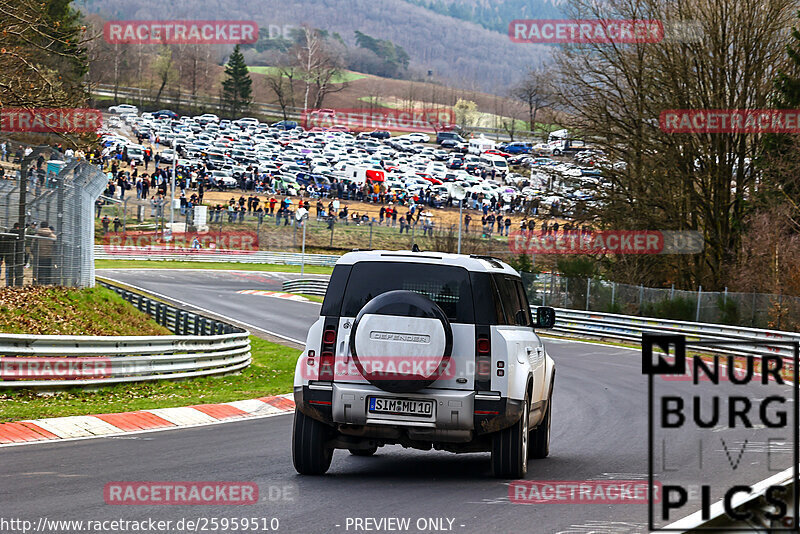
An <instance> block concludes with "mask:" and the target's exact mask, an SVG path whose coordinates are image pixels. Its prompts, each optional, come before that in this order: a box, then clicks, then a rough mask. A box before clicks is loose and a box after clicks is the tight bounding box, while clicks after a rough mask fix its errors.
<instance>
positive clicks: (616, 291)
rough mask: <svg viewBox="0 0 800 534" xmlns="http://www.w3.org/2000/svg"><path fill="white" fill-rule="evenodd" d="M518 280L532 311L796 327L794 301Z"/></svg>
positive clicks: (798, 301)
mask: <svg viewBox="0 0 800 534" xmlns="http://www.w3.org/2000/svg"><path fill="white" fill-rule="evenodd" d="M522 277H523V282H524V284H525V288H526V290H527V292H528V298H529V299H530V301H531V304H533V305H540V306H543V305H547V306H555V307H559V308H570V309H576V310H587V311H597V312H605V313H619V314H623V315H640V316H644V317H657V318H662V319H675V320H682V321H697V322H703V323H715V324H728V325H737V326H749V327H753V328H771V329H778V330H781V329H782V330H796V329H797V328H798V326H800V298H798V297H791V296H785V295H773V294H767V293H733V292H727V291H703V290H702V288H698V290H697V291H685V290H678V289H674V288H666V289H661V288H652V287H644V286H636V285H631V284H620V283H616V282H609V281H608V280H601V279H598V278H581V277H567V276H563V275H560V274H558V273H542V274H531V273H523V275H522Z"/></svg>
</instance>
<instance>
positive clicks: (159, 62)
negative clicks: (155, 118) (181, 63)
mask: <svg viewBox="0 0 800 534" xmlns="http://www.w3.org/2000/svg"><path fill="white" fill-rule="evenodd" d="M172 56H173V54H172V49H171V48H170V47H169V46H167V45H163V46H162V47H161V50H159V52H158V55H157V56H156V57H155V59H154V60H153V71H154V73H155V75H156V76H157V77H158V81H159V83H160V84H161V85H160V86H159V88H158V92H157V93H156V98H155V105H156V107H158V103H159V102H160V101H161V93H162V92H163V91H164V87H166V85H167V84H168V83H169V82H171V81H172V80H174V79H175V71H174V69H173V57H172Z"/></svg>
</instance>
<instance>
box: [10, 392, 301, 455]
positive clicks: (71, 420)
mask: <svg viewBox="0 0 800 534" xmlns="http://www.w3.org/2000/svg"><path fill="white" fill-rule="evenodd" d="M292 411H294V399H293V396H292V394H291V393H289V394H286V395H275V396H272V397H261V398H258V399H249V400H241V401H234V402H225V403H222V404H198V405H196V406H185V407H181V408H156V409H153V410H139V411H136V412H125V413H108V414H100V415H75V416H70V417H53V418H48V419H31V420H28V421H17V422H15V423H0V447H4V446H13V445H23V444H28V443H34V442H44V441H57V440H71V439H86V438H94V437H103V436H113V435H119V434H128V433H133V432H149V431H154V430H172V429H175V428H184V427H190V426H202V425H210V424H218V423H226V422H230V421H234V420H240V419H247V418H257V417H269V416H273V415H280V414H284V413H288V412H292Z"/></svg>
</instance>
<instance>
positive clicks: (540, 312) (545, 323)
mask: <svg viewBox="0 0 800 534" xmlns="http://www.w3.org/2000/svg"><path fill="white" fill-rule="evenodd" d="M555 324H556V311H555V310H554V309H553V308H551V307H550V306H539V307H538V308H536V324H535V325H534V328H553V326H554V325H555Z"/></svg>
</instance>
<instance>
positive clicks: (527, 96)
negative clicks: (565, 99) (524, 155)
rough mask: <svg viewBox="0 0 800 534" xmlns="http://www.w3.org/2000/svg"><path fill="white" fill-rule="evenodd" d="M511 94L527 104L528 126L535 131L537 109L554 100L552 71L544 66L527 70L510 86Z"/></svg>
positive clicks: (549, 104)
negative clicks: (522, 76)
mask: <svg viewBox="0 0 800 534" xmlns="http://www.w3.org/2000/svg"><path fill="white" fill-rule="evenodd" d="M511 95H512V96H513V97H514V98H516V99H518V100H520V101H521V102H523V103H524V104H525V105H526V106H527V108H528V124H529V125H530V126H529V128H530V131H531V132H534V133H535V132H536V115H537V114H538V113H539V110H541V109H542V108H544V107H548V106H551V105H552V104H553V103H554V102H555V88H554V87H553V74H552V72H547V71H546V70H545V68H544V67H539V68H535V69H531V70H529V71H528V74H527V75H526V76H525V78H524V79H523V80H522V81H521V82H520V83H519V84H518V85H516V86H515V87H514V88H512V90H511Z"/></svg>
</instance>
